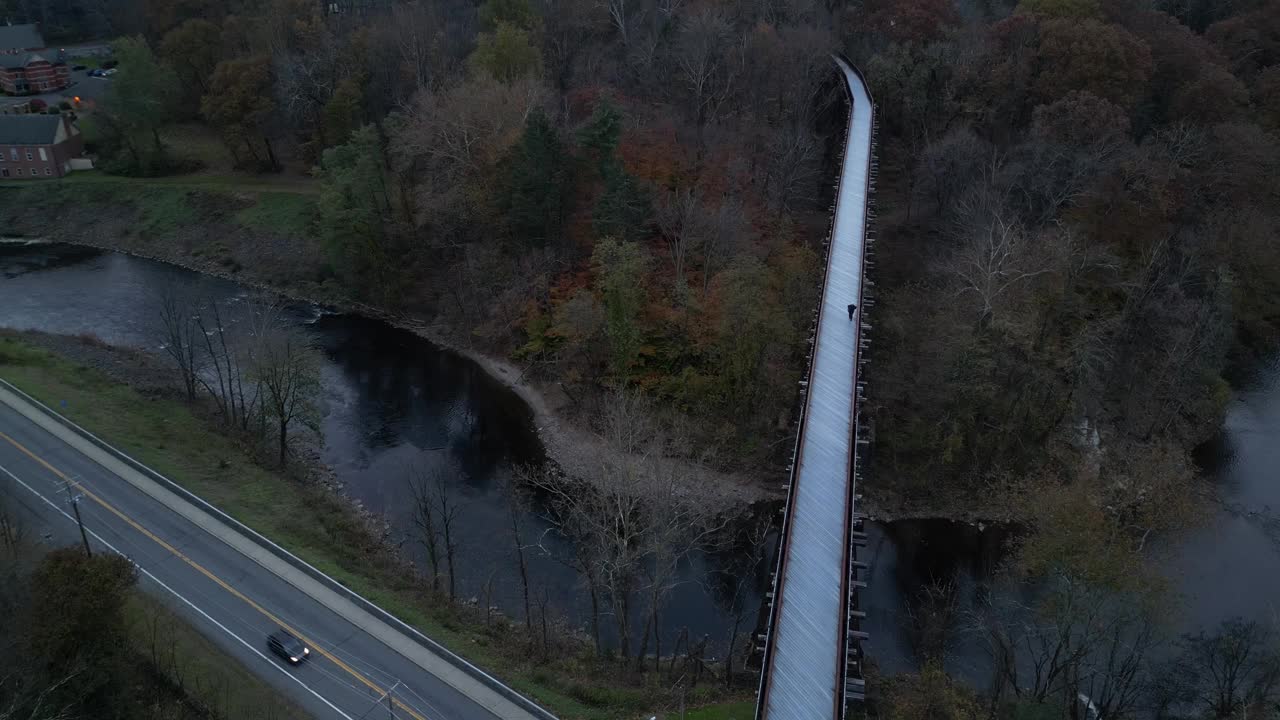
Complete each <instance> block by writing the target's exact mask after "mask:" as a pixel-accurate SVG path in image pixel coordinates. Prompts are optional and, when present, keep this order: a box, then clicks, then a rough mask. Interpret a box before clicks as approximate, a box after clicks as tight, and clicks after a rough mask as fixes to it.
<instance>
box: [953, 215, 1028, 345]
mask: <svg viewBox="0 0 1280 720" xmlns="http://www.w3.org/2000/svg"><path fill="white" fill-rule="evenodd" d="M980 195H985V193H981V194H980ZM984 201H985V198H982V199H973V198H971V199H970V200H969V201H968V202H969V203H972V205H971V206H970V209H969V211H968V212H967V213H966V216H967V217H966V220H967V221H965V222H963V223H962V224H961V230H960V231H959V232H960V234H961V240H960V242H961V244H960V247H959V248H958V249H957V250H956V252H955V253H953V255H952V257H951V258H950V260H949V262H948V270H949V271H950V273H951V275H952V276H953V277H954V278H955V279H956V282H957V288H956V291H955V294H956V296H958V297H965V296H970V295H971V296H974V297H975V298H976V300H977V303H978V321H979V324H980V325H986V324H987V323H990V322H991V321H992V320H994V319H995V316H996V314H997V311H998V310H1000V308H1001V306H1002V303H1004V302H1005V301H1007V300H1008V298H1009V296H1010V295H1011V294H1012V292H1013V291H1014V290H1015V289H1016V288H1018V287H1019V286H1021V285H1023V284H1024V283H1027V282H1028V281H1030V280H1031V279H1032V278H1035V277H1036V276H1038V275H1042V274H1044V273H1047V272H1049V262H1048V258H1038V257H1036V256H1035V253H1034V252H1033V248H1032V247H1031V242H1030V240H1029V239H1028V237H1027V231H1026V230H1025V229H1024V228H1023V227H1022V225H1021V224H1020V223H1019V222H1018V221H1017V220H1014V219H1010V218H1009V217H1008V215H1007V214H1006V213H1005V212H1003V211H1002V210H1001V209H1000V208H987V207H981V206H979V203H982V202H984Z"/></svg>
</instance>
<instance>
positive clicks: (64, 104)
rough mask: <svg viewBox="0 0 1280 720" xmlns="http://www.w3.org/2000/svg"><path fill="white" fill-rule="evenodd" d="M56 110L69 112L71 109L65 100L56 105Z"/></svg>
mask: <svg viewBox="0 0 1280 720" xmlns="http://www.w3.org/2000/svg"><path fill="white" fill-rule="evenodd" d="M58 109H59V110H70V109H71V103H69V102H67V101H66V100H63V101H62V102H60V103H58Z"/></svg>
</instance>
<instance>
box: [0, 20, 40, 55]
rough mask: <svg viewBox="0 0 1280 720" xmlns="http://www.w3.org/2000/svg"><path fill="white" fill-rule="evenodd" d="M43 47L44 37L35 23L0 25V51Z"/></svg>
mask: <svg viewBox="0 0 1280 720" xmlns="http://www.w3.org/2000/svg"><path fill="white" fill-rule="evenodd" d="M42 47H44V38H43V37H41V36H40V30H39V29H37V28H36V26H35V25H0V52H4V51H5V50H36V49H39V48H42Z"/></svg>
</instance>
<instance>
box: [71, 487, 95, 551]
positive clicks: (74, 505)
mask: <svg viewBox="0 0 1280 720" xmlns="http://www.w3.org/2000/svg"><path fill="white" fill-rule="evenodd" d="M64 487H65V489H66V492H67V502H69V503H71V511H72V512H74V513H75V515H76V525H78V526H80V542H82V543H84V556H85V557H93V551H92V550H90V549H89V533H87V532H85V529H84V520H83V519H81V517H80V498H82V497H84V495H78V494H73V493H72V490H74V489H75V481H74V480H70V479H68V480H67V481H66V485H65V486H64Z"/></svg>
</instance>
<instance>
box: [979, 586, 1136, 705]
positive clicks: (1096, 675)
mask: <svg viewBox="0 0 1280 720" xmlns="http://www.w3.org/2000/svg"><path fill="white" fill-rule="evenodd" d="M1048 583H1049V584H1048V587H1047V591H1048V592H1047V594H1046V596H1045V597H1044V598H1042V599H1041V600H1040V601H1038V602H1037V604H1036V606H1035V607H1027V606H1024V605H1023V604H1022V603H1021V601H1020V600H1019V599H1018V591H1017V590H1014V589H1010V588H1005V589H1003V590H1000V591H998V592H996V593H994V594H993V595H992V596H991V597H990V599H989V600H988V604H987V605H986V606H985V607H984V608H983V609H981V610H979V612H978V613H977V614H976V615H975V617H976V618H977V627H978V628H979V629H980V630H981V634H982V637H983V638H984V639H985V640H986V643H987V648H988V650H989V651H990V653H991V658H992V660H993V663H994V672H993V674H992V689H991V702H992V703H993V707H994V706H996V705H998V704H999V703H1001V702H1004V700H1005V699H1007V693H1013V694H1014V695H1015V696H1017V697H1020V698H1023V699H1026V700H1030V701H1032V702H1036V703H1049V702H1055V701H1058V702H1061V703H1062V707H1064V708H1068V709H1074V708H1075V705H1076V703H1078V699H1079V697H1080V696H1081V694H1085V695H1086V696H1087V697H1089V698H1090V701H1091V702H1093V703H1094V705H1095V706H1096V707H1098V708H1099V711H1100V712H1101V713H1104V714H1101V715H1100V716H1101V717H1124V716H1126V715H1127V714H1128V713H1129V712H1130V711H1132V710H1133V709H1134V707H1135V705H1136V704H1137V702H1138V700H1139V699H1140V698H1141V696H1142V693H1143V691H1144V690H1145V689H1146V688H1147V687H1148V686H1149V684H1150V678H1149V677H1148V675H1147V673H1146V671H1145V670H1146V667H1147V660H1148V657H1149V654H1150V653H1151V651H1152V650H1153V649H1154V648H1155V647H1156V646H1157V644H1158V642H1159V636H1158V635H1157V634H1156V633H1155V626H1156V624H1155V617H1156V616H1157V613H1158V611H1159V610H1158V607H1157V606H1155V605H1154V604H1153V603H1151V602H1148V601H1147V598H1144V597H1138V596H1135V595H1132V594H1128V593H1124V592H1117V591H1114V590H1110V589H1105V588H1099V587H1093V586H1091V585H1090V584H1089V583H1087V582H1084V581H1083V580H1081V579H1079V578H1076V577H1072V576H1070V575H1067V574H1065V573H1063V574H1058V575H1056V576H1054V577H1052V578H1049V579H1048ZM1104 706H1105V710H1102V708H1103V707H1104Z"/></svg>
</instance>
